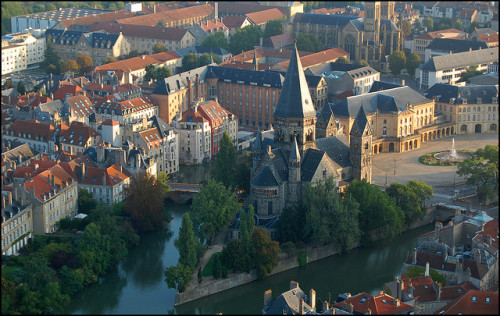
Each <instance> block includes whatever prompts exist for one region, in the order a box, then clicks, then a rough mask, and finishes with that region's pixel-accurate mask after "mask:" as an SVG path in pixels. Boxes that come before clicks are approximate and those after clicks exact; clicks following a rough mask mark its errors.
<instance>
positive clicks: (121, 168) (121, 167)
mask: <svg viewBox="0 0 500 316" xmlns="http://www.w3.org/2000/svg"><path fill="white" fill-rule="evenodd" d="M118 170H120V172H121V173H123V166H122V164H120V168H119V169H118Z"/></svg>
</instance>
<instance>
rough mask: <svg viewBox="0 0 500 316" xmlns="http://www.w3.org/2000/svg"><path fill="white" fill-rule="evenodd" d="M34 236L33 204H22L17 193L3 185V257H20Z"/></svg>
mask: <svg viewBox="0 0 500 316" xmlns="http://www.w3.org/2000/svg"><path fill="white" fill-rule="evenodd" d="M32 236H33V214H32V206H31V204H28V203H25V204H24V205H23V204H21V203H20V202H19V201H18V200H17V191H16V189H13V188H12V187H9V188H7V187H6V188H5V190H4V187H3V185H2V255H3V256H12V255H18V254H19V250H20V249H21V248H22V247H24V246H25V245H27V244H28V239H29V238H31V237H32Z"/></svg>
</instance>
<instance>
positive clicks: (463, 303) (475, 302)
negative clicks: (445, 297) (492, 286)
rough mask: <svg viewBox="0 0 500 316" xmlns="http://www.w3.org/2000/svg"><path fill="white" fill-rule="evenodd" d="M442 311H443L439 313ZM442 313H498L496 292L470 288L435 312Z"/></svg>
mask: <svg viewBox="0 0 500 316" xmlns="http://www.w3.org/2000/svg"><path fill="white" fill-rule="evenodd" d="M442 311H444V312H443V313H441V312H442ZM438 313H439V314H444V315H457V314H458V313H461V314H463V315H498V292H486V291H477V290H470V291H469V292H467V293H466V294H465V295H464V296H462V297H460V298H458V299H457V300H456V301H454V302H452V303H450V304H448V305H446V306H445V307H443V308H441V309H440V310H437V311H436V314H438Z"/></svg>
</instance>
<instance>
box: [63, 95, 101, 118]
mask: <svg viewBox="0 0 500 316" xmlns="http://www.w3.org/2000/svg"><path fill="white" fill-rule="evenodd" d="M66 102H67V103H68V104H69V106H70V107H71V115H73V116H76V117H88V116H89V115H91V114H94V112H95V110H94V107H93V106H92V102H90V100H89V98H88V97H87V96H85V95H75V96H72V97H69V98H66Z"/></svg>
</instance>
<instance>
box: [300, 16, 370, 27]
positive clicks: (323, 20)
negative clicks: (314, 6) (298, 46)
mask: <svg viewBox="0 0 500 316" xmlns="http://www.w3.org/2000/svg"><path fill="white" fill-rule="evenodd" d="M361 19H362V18H360V17H357V16H350V15H328V14H314V13H297V14H295V20H294V23H302V24H320V25H338V26H339V27H344V26H346V25H347V23H349V22H350V21H351V20H361ZM360 24H362V23H360Z"/></svg>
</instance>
